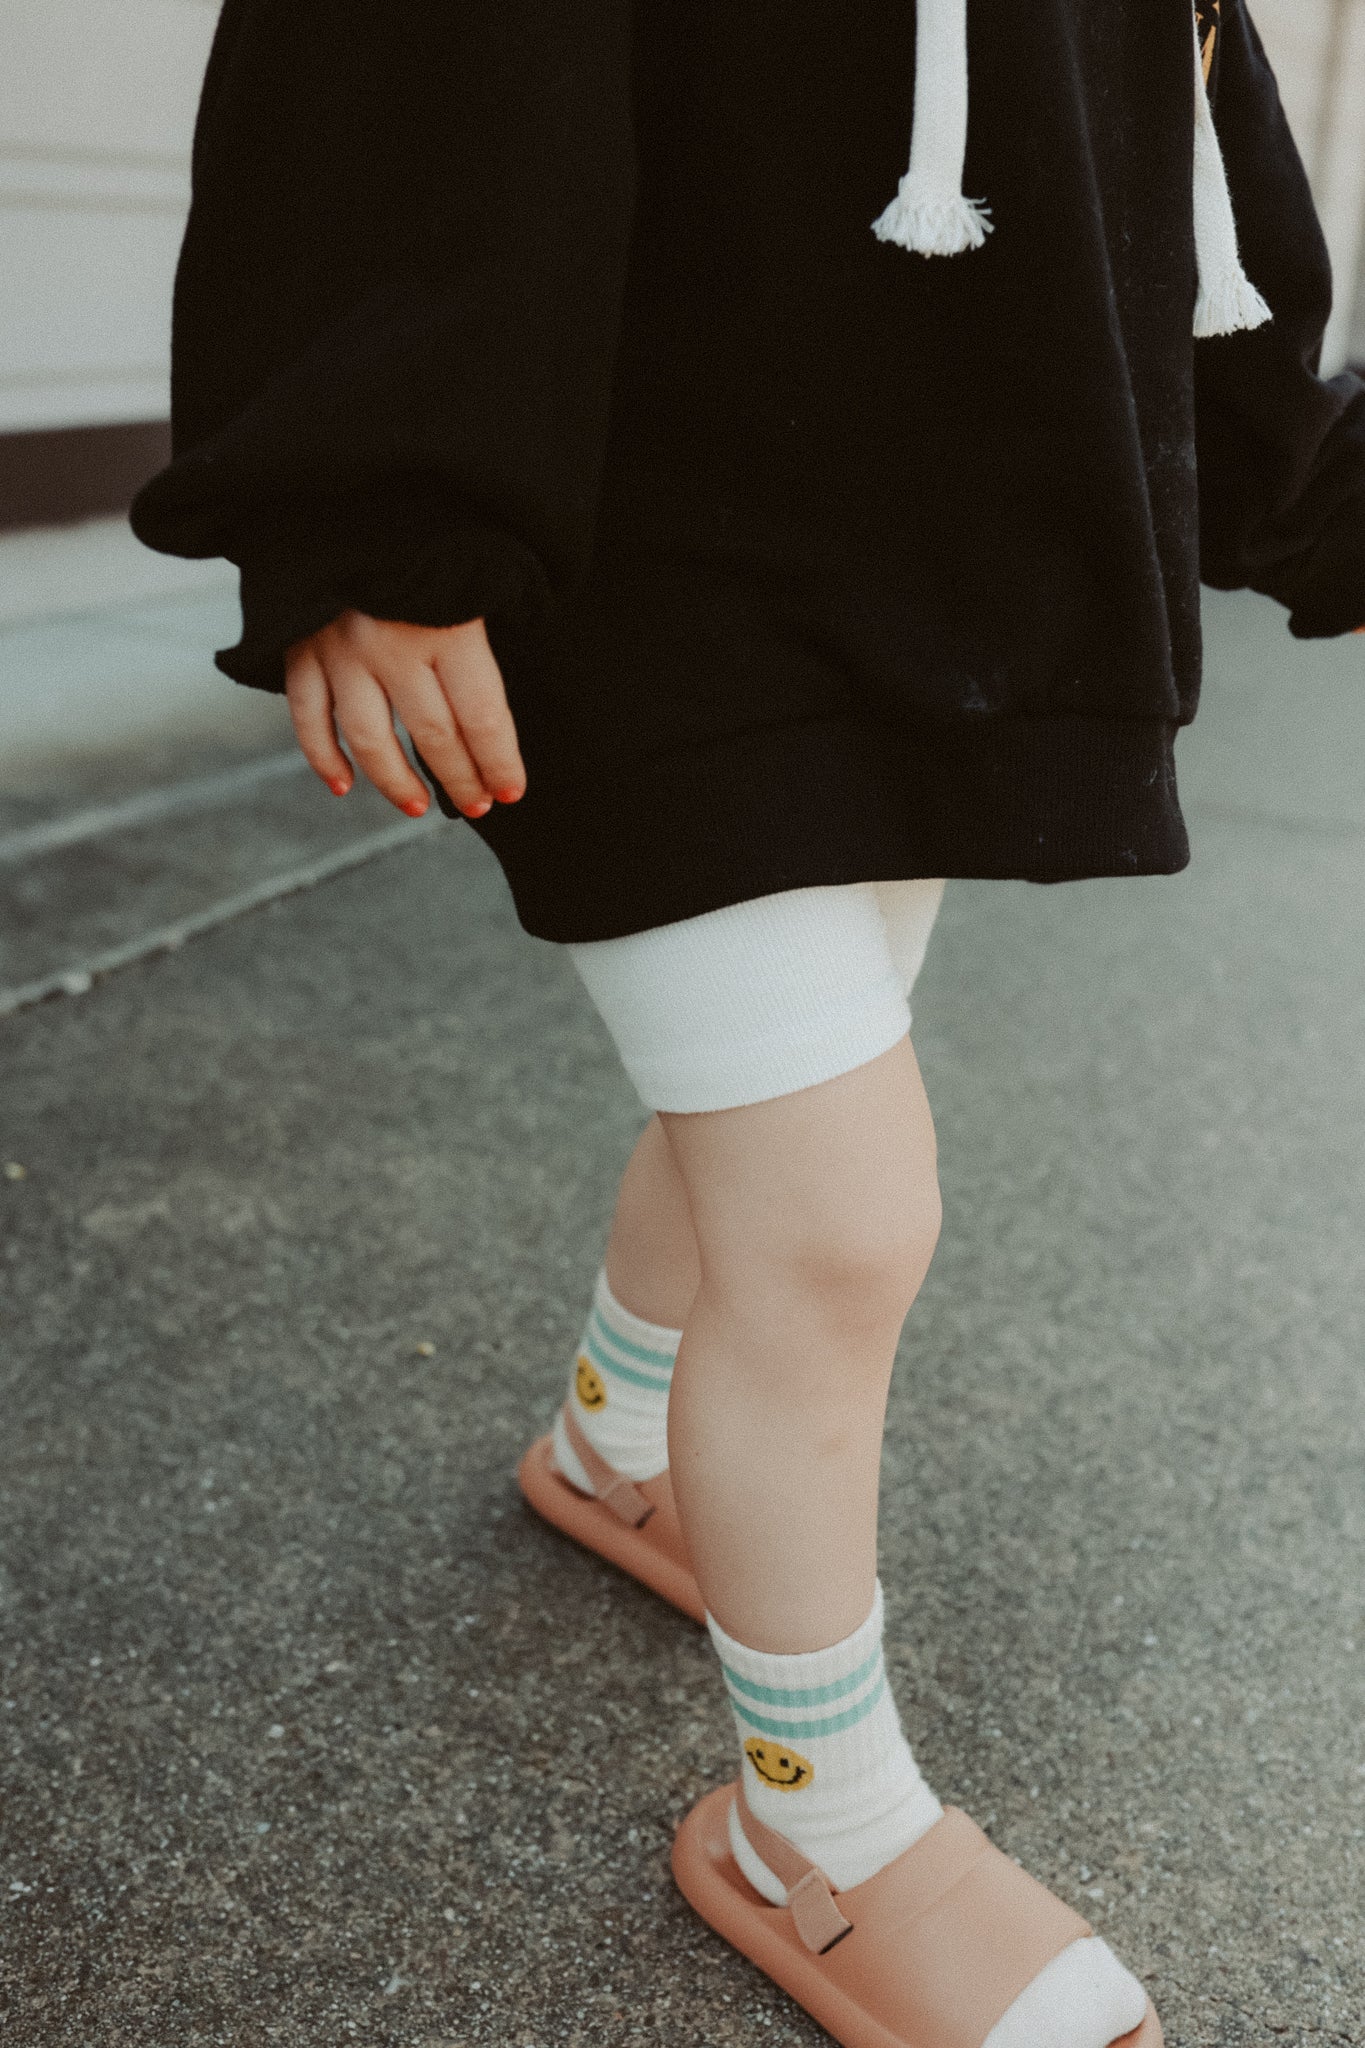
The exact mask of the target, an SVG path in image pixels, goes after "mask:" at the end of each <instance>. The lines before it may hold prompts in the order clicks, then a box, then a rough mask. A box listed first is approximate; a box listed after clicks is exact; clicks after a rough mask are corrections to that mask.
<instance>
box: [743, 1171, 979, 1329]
mask: <svg viewBox="0 0 1365 2048" xmlns="http://www.w3.org/2000/svg"><path fill="white" fill-rule="evenodd" d="M942 1220H943V1209H942V1202H941V1199H940V1195H939V1187H938V1179H937V1176H936V1175H935V1174H934V1173H932V1172H929V1173H922V1174H917V1175H907V1176H906V1177H905V1179H904V1180H903V1181H902V1182H901V1183H900V1184H899V1185H894V1186H887V1187H885V1188H883V1189H882V1190H880V1191H879V1194H878V1198H877V1199H875V1200H872V1201H869V1202H866V1203H863V1204H860V1205H859V1206H858V1207H857V1208H856V1209H851V1208H849V1207H848V1206H847V1205H843V1204H840V1203H838V1202H836V1201H826V1200H823V1199H822V1198H821V1195H820V1193H819V1191H816V1192H815V1193H814V1194H811V1195H806V1196H804V1197H803V1196H802V1195H800V1194H799V1193H797V1192H796V1191H787V1192H786V1193H785V1194H784V1197H783V1199H782V1200H781V1201H780V1202H778V1203H775V1204H774V1205H773V1206H772V1209H771V1211H770V1212H769V1213H767V1214H766V1215H764V1216H762V1217H755V1218H754V1219H753V1221H752V1224H751V1227H750V1228H749V1229H748V1230H747V1231H746V1232H745V1233H744V1238H743V1241H742V1242H733V1241H732V1242H731V1243H729V1244H728V1245H726V1246H725V1247H724V1248H723V1250H722V1251H721V1252H720V1253H719V1254H718V1255H715V1256H712V1257H710V1258H708V1257H707V1256H706V1255H705V1253H704V1254H703V1261H702V1270H703V1280H704V1282H705V1283H708V1284H709V1286H710V1289H711V1291H712V1292H713V1293H714V1292H719V1293H721V1294H723V1295H725V1296H727V1297H729V1298H731V1299H732V1300H738V1299H740V1298H742V1299H743V1300H744V1301H745V1302H746V1303H747V1304H748V1306H749V1308H750V1310H751V1311H754V1312H758V1313H761V1314H764V1315H769V1316H771V1315H773V1314H777V1315H779V1316H781V1315H783V1314H784V1313H788V1312H789V1313H791V1314H792V1315H793V1316H794V1317H796V1318H798V1319H804V1320H809V1319H810V1318H811V1317H815V1318H816V1319H818V1320H819V1321H822V1322H827V1323H829V1324H830V1325H831V1326H832V1327H833V1328H836V1329H838V1330H841V1331H843V1332H845V1333H848V1334H853V1333H856V1332H858V1331H866V1332H868V1333H869V1334H875V1333H880V1332H882V1331H885V1330H887V1329H899V1326H900V1324H901V1323H902V1322H903V1321H904V1319H905V1316H906V1314H907V1312H908V1311H909V1308H910V1306H911V1303H912V1302H913V1301H914V1299H915V1296H916V1295H917V1294H918V1293H919V1290H920V1287H921V1285H922V1284H923V1281H924V1276H925V1274H926V1273H927V1272H928V1270H929V1264H930V1261H931V1260H932V1258H933V1256H934V1250H935V1247H936V1246H937V1243H938V1237H939V1231H940V1228H941V1225H942Z"/></svg>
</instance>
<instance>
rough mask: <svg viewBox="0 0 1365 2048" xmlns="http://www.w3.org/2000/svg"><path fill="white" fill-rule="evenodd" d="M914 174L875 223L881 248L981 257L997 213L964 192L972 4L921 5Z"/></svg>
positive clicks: (937, 0)
mask: <svg viewBox="0 0 1365 2048" xmlns="http://www.w3.org/2000/svg"><path fill="white" fill-rule="evenodd" d="M914 118H915V128H914V135H913V138H912V141H911V146H910V168H909V169H908V170H907V171H906V173H905V176H904V177H903V178H902V179H901V181H900V185H899V188H898V189H897V192H896V196H895V198H894V199H893V200H892V201H891V204H890V205H889V206H888V207H887V209H886V211H885V212H884V213H882V214H880V215H879V216H878V218H877V219H876V220H875V221H873V223H872V232H873V234H874V235H876V236H877V238H878V240H879V241H882V242H894V243H896V245H897V246H898V247H899V248H902V249H911V250H913V251H914V252H915V254H916V255H919V256H957V255H959V254H960V253H961V252H962V251H963V250H964V249H979V248H980V247H981V244H982V243H983V242H984V241H985V239H986V237H987V235H988V234H989V233H990V232H991V226H992V222H991V219H990V208H989V207H988V206H986V205H984V204H983V203H982V201H981V200H979V199H968V198H966V197H965V196H964V195H963V191H962V173H963V170H964V167H965V165H966V161H967V0H918V4H917V7H916V21H915V117H914Z"/></svg>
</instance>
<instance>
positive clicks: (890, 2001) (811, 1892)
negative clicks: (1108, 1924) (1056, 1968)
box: [673, 1785, 1163, 2048]
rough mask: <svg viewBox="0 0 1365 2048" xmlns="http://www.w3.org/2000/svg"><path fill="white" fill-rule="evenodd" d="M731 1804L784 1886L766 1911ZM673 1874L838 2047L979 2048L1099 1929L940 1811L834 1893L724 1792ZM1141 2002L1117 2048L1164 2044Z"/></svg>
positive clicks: (695, 1821) (687, 1841) (677, 1852)
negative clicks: (744, 1865)
mask: <svg viewBox="0 0 1365 2048" xmlns="http://www.w3.org/2000/svg"><path fill="white" fill-rule="evenodd" d="M732 1802H734V1803H735V1804H736V1811H737V1816H738V1819H739V1822H740V1825H741V1826H742V1828H743V1830H744V1833H745V1835H746V1836H747V1837H748V1839H749V1841H750V1843H751V1844H752V1846H753V1849H754V1853H755V1854H756V1855H757V1856H759V1857H760V1858H761V1859H762V1861H763V1862H764V1863H766V1864H767V1866H768V1868H769V1869H770V1870H771V1871H772V1872H773V1874H774V1875H775V1876H776V1877H777V1878H778V1880H779V1881H780V1882H781V1883H782V1884H783V1885H785V1887H786V1889H787V1891H788V1894H789V1897H788V1902H787V1904H786V1905H785V1906H772V1905H769V1904H768V1902H767V1901H766V1900H765V1899H762V1898H760V1897H759V1895H758V1893H757V1892H756V1891H755V1890H754V1889H753V1887H752V1885H750V1883H749V1882H748V1880H747V1878H745V1877H744V1876H743V1874H742V1873H741V1871H740V1869H739V1866H738V1864H737V1863H736V1862H735V1859H734V1857H733V1856H732V1854H731V1852H730V1841H729V1832H728V1821H729V1813H730V1807H731V1804H732ZM673 1875H674V1877H675V1878H676V1879H677V1882H678V1887H679V1889H680V1890H681V1892H682V1893H683V1896H684V1897H685V1898H686V1899H687V1900H688V1901H689V1902H690V1904H691V1905H693V1906H694V1907H695V1908H696V1910H697V1912H698V1913H700V1915H701V1917H702V1919H703V1920H705V1921H706V1922H707V1923H708V1925H710V1926H711V1927H714V1928H715V1930H716V1932H717V1933H718V1934H721V1935H723V1936H724V1937H725V1939H726V1940H727V1941H728V1942H730V1943H732V1945H733V1946H734V1947H735V1948H737V1949H738V1950H739V1951H740V1953H741V1955H745V1956H747V1957H748V1958H749V1960H750V1961H751V1962H753V1963H757V1965H758V1967H759V1969H760V1970H763V1971H765V1972H766V1973H767V1975H768V1976H769V1977H771V1978H772V1979H773V1980H774V1982H776V1983H778V1984H780V1985H781V1986H782V1988H783V1990H784V1991H787V1992H789V1993H790V1994H791V1996H792V1997H793V1998H794V1999H795V2000H796V2001H797V2003H798V2005H803V2006H804V2007H805V2009H806V2011H807V2012H808V2013H810V2014H811V2015H812V2016H813V2017H814V2018H815V2019H817V2020H818V2021H819V2022H820V2025H821V2026H822V2027H824V2028H825V2029H826V2030H827V2031H828V2032H829V2033H830V2034H832V2035H833V2037H834V2039H835V2040H836V2041H838V2042H840V2043H841V2044H842V2048H981V2044H982V2043H983V2042H984V2041H985V2039H986V2037H987V2035H988V2034H989V2033H990V2031H991V2028H992V2027H993V2026H994V2025H995V2023H996V2021H997V2020H998V2019H1000V2018H1001V2016H1002V2015H1003V2014H1004V2013H1005V2012H1006V2011H1008V2009H1009V2007H1010V2006H1011V2005H1013V2003H1014V2001H1015V1999H1016V1998H1017V1997H1018V1996H1019V1994H1020V1992H1022V1991H1024V1990H1025V1989H1026V1988H1027V1987H1028V1985H1030V1984H1031V1983H1032V1982H1033V1980H1034V1978H1035V1977H1036V1976H1037V1975H1038V1973H1039V1971H1040V1970H1042V1969H1044V1968H1045V1967H1046V1965H1047V1964H1048V1963H1050V1962H1051V1961H1052V1960H1053V1958H1054V1957H1055V1956H1058V1955H1060V1954H1061V1952H1062V1950H1063V1949H1064V1948H1068V1947H1069V1946H1070V1945H1071V1943H1072V1942H1073V1941H1076V1940H1078V1939H1079V1938H1080V1937H1082V1936H1084V1935H1089V1934H1092V1933H1093V1931H1094V1930H1093V1929H1092V1928H1091V1927H1090V1926H1089V1925H1088V1924H1087V1922H1086V1921H1084V1920H1082V1918H1081V1916H1080V1914H1079V1913H1075V1912H1073V1911H1072V1909H1071V1907H1070V1906H1068V1905H1066V1904H1065V1903H1064V1902H1063V1901H1062V1900H1061V1899H1059V1898H1057V1897H1056V1896H1055V1895H1054V1894H1053V1893H1052V1892H1050V1891H1049V1890H1048V1889H1047V1887H1046V1886H1045V1885H1042V1884H1039V1882H1038V1880H1037V1879H1036V1878H1033V1877H1030V1876H1029V1875H1028V1874H1027V1872H1025V1871H1023V1870H1021V1869H1020V1868H1019V1866H1018V1864H1017V1863H1015V1862H1013V1861H1012V1859H1011V1858H1010V1857H1008V1856H1006V1855H1005V1853H1004V1852H1003V1850H1001V1849H998V1848H997V1847H996V1845H995V1844H994V1842H992V1841H991V1840H990V1839H989V1837H988V1836H986V1835H985V1834H983V1833H982V1831H981V1829H980V1828H979V1827H978V1826H977V1825H976V1822H975V1821H973V1820H970V1819H968V1817H967V1815H966V1814H965V1813H962V1812H960V1811H959V1809H958V1808H956V1807H952V1806H950V1807H948V1808H947V1809H946V1810H945V1812H944V1815H943V1818H942V1820H940V1821H937V1822H936V1823H935V1824H934V1826H933V1827H932V1828H930V1830H929V1832H928V1833H927V1834H926V1835H923V1836H921V1838H920V1840H919V1841H918V1842H916V1843H915V1844H914V1845H913V1847H911V1848H909V1849H907V1850H906V1852H905V1854H904V1855H903V1856H898V1857H897V1858H896V1860H895V1862H894V1863H889V1864H888V1865H887V1866H886V1868H885V1869H884V1870H879V1871H878V1872H877V1874H876V1876H875V1877H870V1878H868V1879H867V1881H866V1883H864V1884H859V1885H854V1886H852V1887H851V1888H850V1889H849V1890H848V1891H846V1892H839V1893H836V1892H835V1889H834V1887H833V1886H832V1885H831V1884H830V1882H829V1880H828V1879H827V1878H826V1877H825V1876H824V1874H823V1872H821V1871H820V1870H819V1869H817V1867H816V1866H815V1864H813V1863H811V1862H809V1861H808V1859H807V1858H806V1857H804V1856H803V1855H801V1853H800V1852H799V1850H797V1849H796V1848H795V1847H794V1846H793V1845H792V1843H791V1842H789V1841H788V1840H787V1838H786V1836H785V1835H780V1834H777V1833H776V1832H775V1831H774V1830H773V1829H772V1828H769V1827H767V1826H765V1825H764V1824H763V1822H761V1821H759V1820H758V1819H756V1818H755V1816H754V1815H753V1813H751V1812H750V1810H749V1808H748V1806H747V1804H746V1802H745V1799H744V1794H743V1790H742V1788H741V1787H740V1786H738V1785H724V1786H722V1787H721V1788H720V1789H719V1790H718V1791H715V1792H710V1793H708V1794H707V1796H706V1798H705V1799H703V1800H702V1802H701V1804H700V1805H699V1806H696V1807H694V1808H693V1810H692V1812H691V1813H690V1814H688V1816H687V1818H686V1820H684V1821H683V1823H682V1826H681V1827H680V1828H679V1829H678V1832H677V1835H676V1837H675V1839H674V1844H673ZM1162 2038H1163V2037H1162V2032H1161V2023H1160V2021H1159V2020H1158V2019H1157V2016H1156V2013H1155V2011H1154V2009H1153V2007H1152V2005H1151V2003H1150V2001H1149V2003H1148V2006H1147V2014H1146V2017H1145V2019H1144V2020H1143V2021H1142V2024H1141V2025H1140V2026H1139V2027H1137V2028H1136V2029H1135V2030H1134V2031H1133V2032H1132V2033H1130V2034H1125V2035H1124V2036H1123V2037H1122V2039H1121V2040H1120V2041H1117V2042H1114V2043H1113V2044H1111V2048H1162Z"/></svg>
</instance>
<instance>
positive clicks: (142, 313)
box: [0, 0, 287, 433]
mask: <svg viewBox="0 0 1365 2048" xmlns="http://www.w3.org/2000/svg"><path fill="white" fill-rule="evenodd" d="M286 4H287V0H286ZM217 13H218V9H217V6H216V4H215V0H0V433H7V432H8V433H13V432H23V431H32V430H35V429H40V428H45V427H71V426H86V425H105V424H110V423H113V422H118V421H134V420H157V419H164V418H165V417H166V416H167V414H168V412H169V409H170V394H169V383H168V377H169V351H170V304H171V286H172V282H173V279H174V274H175V259H176V254H177V251H178V249H179V245H180V237H181V234H182V231H183V228H184V222H185V210H186V208H187V206H188V204H189V148H190V138H191V135H192V132H193V126H194V111H195V107H196V105H197V102H198V95H199V85H200V81H201V79H202V77H203V71H204V65H205V62H206V60H207V57H208V49H209V42H210V39H211V37H212V33H213V26H214V22H215V20H216V19H217Z"/></svg>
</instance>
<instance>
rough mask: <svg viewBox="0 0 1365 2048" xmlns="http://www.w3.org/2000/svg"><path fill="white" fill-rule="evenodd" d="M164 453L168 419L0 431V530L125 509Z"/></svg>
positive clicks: (164, 458)
mask: <svg viewBox="0 0 1365 2048" xmlns="http://www.w3.org/2000/svg"><path fill="white" fill-rule="evenodd" d="M170 459H171V429H170V422H169V421H168V420H133V421H130V422H127V423H120V424H119V425H118V426H113V427H51V428H43V429H41V430H39V431H38V432H36V433H26V434H0V532H11V531H13V529H14V528H15V527H20V526H55V525H58V524H61V523H62V522H63V521H66V520H70V519H97V518H99V517H100V516H101V514H109V513H116V512H126V511H127V510H128V507H129V506H130V505H131V504H132V502H133V497H134V495H135V493H136V492H137V491H138V490H139V489H140V488H141V486H142V485H143V484H144V483H146V481H147V479H148V477H151V476H155V474H156V472H157V471H158V470H159V469H164V468H165V466H166V464H167V463H168V462H169V461H170Z"/></svg>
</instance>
